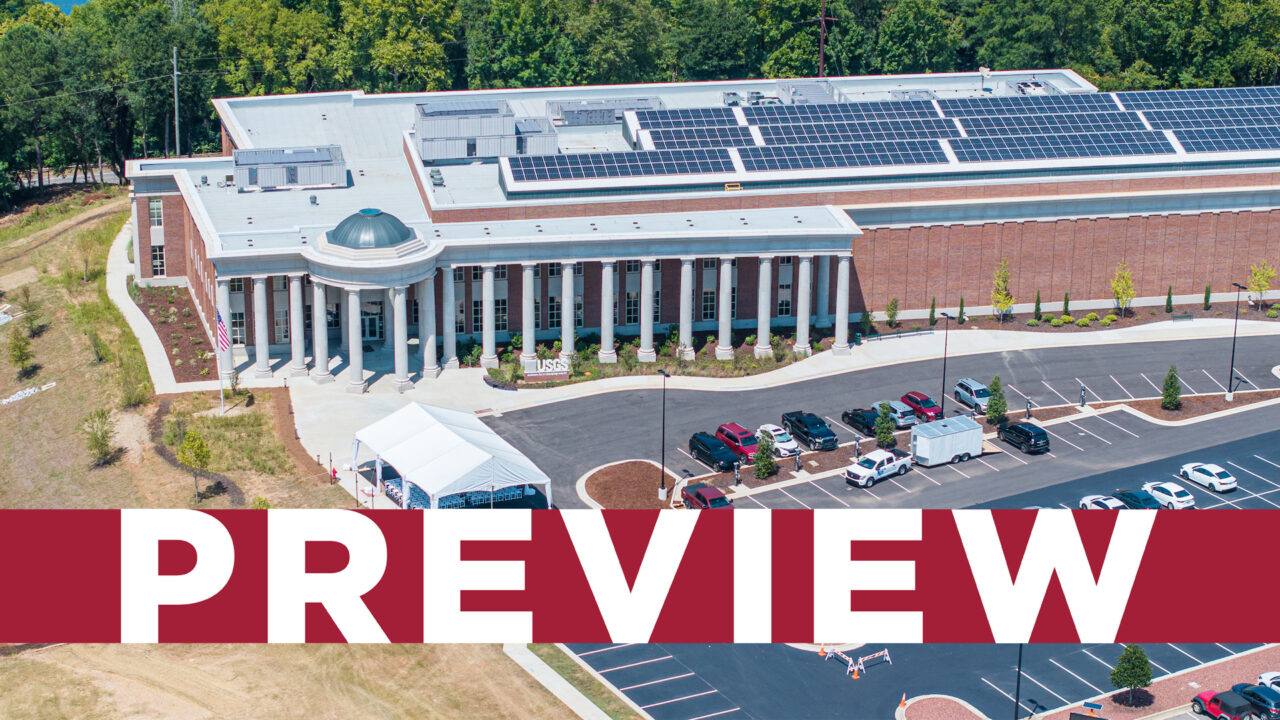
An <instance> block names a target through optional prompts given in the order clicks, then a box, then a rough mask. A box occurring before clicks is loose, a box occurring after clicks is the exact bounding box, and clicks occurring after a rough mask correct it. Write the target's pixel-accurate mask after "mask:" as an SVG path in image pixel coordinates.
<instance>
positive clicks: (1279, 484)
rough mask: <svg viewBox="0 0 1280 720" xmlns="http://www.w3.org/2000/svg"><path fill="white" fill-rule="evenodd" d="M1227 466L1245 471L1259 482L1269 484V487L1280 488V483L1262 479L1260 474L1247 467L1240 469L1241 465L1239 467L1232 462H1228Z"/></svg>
mask: <svg viewBox="0 0 1280 720" xmlns="http://www.w3.org/2000/svg"><path fill="white" fill-rule="evenodd" d="M1255 457H1257V456H1255ZM1227 464H1228V465H1230V466H1231V467H1233V468H1235V469H1237V470H1243V471H1245V472H1247V473H1249V474H1250V475H1252V476H1254V477H1256V478H1258V479H1259V480H1261V481H1263V482H1265V483H1267V484H1269V485H1274V486H1275V487H1278V488H1280V483H1275V482H1272V481H1271V480H1268V479H1267V478H1264V477H1262V476H1261V475H1259V474H1258V473H1256V472H1254V471H1252V470H1250V469H1249V468H1247V467H1240V466H1239V465H1237V464H1235V463H1233V462H1231V461H1230V460H1228V461H1227Z"/></svg>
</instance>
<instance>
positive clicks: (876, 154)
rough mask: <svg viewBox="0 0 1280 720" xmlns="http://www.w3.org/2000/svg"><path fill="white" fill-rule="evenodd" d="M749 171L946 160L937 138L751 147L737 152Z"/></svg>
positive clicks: (923, 162) (919, 163)
mask: <svg viewBox="0 0 1280 720" xmlns="http://www.w3.org/2000/svg"><path fill="white" fill-rule="evenodd" d="M738 154H739V155H740V156H741V157H742V166H743V167H744V168H745V169H746V171H747V172H770V171H775V170H812V169H817V168H855V167H877V166H883V165H924V164H929V163H945V162H947V156H946V155H945V154H943V152H942V147H941V146H939V145H938V143H937V141H934V140H896V141H892V142H862V143H832V144H829V145H783V146H780V147H749V148H742V149H740V150H739V151H738Z"/></svg>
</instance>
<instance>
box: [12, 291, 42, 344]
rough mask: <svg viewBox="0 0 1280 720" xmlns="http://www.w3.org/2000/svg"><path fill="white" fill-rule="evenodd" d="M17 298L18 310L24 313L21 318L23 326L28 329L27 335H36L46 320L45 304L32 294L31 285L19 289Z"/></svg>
mask: <svg viewBox="0 0 1280 720" xmlns="http://www.w3.org/2000/svg"><path fill="white" fill-rule="evenodd" d="M17 300H18V310H19V311H21V313H22V315H21V317H20V318H19V319H20V320H21V321H22V327H23V329H25V330H26V331H27V337H35V336H36V333H37V332H38V331H39V330H40V326H41V325H42V324H43V321H44V305H43V303H41V302H40V300H39V299H37V298H36V297H35V296H34V295H32V294H31V286H30V285H23V286H22V288H21V289H20V290H18V298H17Z"/></svg>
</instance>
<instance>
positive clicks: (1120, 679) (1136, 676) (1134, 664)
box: [1111, 645, 1152, 705]
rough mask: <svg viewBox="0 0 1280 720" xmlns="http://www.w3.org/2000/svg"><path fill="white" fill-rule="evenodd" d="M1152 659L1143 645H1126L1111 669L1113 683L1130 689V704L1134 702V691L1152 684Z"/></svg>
mask: <svg viewBox="0 0 1280 720" xmlns="http://www.w3.org/2000/svg"><path fill="white" fill-rule="evenodd" d="M1151 679H1152V674H1151V661H1150V660H1148V659H1147V653H1146V652H1145V651H1144V650H1143V649H1142V646H1141V645H1125V646H1124V650H1123V651H1122V652H1121V653H1120V659H1119V660H1117V661H1116V667H1115V669H1114V670H1112V671H1111V684H1112V685H1113V686H1115V687H1116V688H1117V689H1119V690H1125V689H1128V691H1129V698H1128V704H1129V705H1132V704H1133V691H1134V690H1137V689H1139V688H1145V687H1150V686H1151Z"/></svg>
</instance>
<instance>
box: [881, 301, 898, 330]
mask: <svg viewBox="0 0 1280 720" xmlns="http://www.w3.org/2000/svg"><path fill="white" fill-rule="evenodd" d="M884 316H885V322H887V323H888V324H889V327H897V326H898V298H893V299H892V300H890V301H889V304H888V305H886V306H885V307H884Z"/></svg>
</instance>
